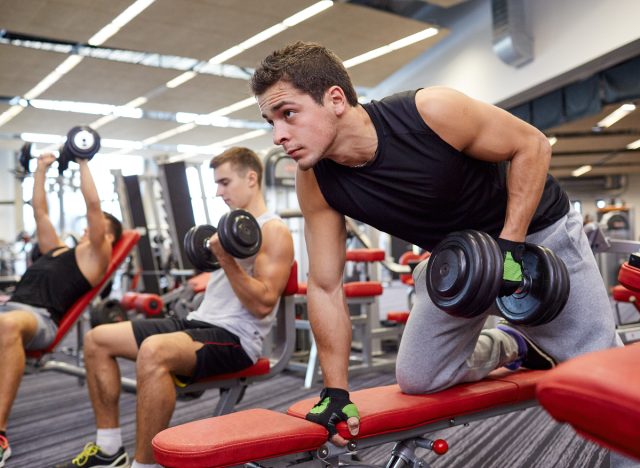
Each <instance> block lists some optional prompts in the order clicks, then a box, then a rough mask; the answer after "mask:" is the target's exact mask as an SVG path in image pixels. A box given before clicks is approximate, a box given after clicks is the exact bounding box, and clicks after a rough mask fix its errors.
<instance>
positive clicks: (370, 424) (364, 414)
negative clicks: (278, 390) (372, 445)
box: [288, 370, 544, 438]
mask: <svg viewBox="0 0 640 468" xmlns="http://www.w3.org/2000/svg"><path fill="white" fill-rule="evenodd" d="M543 373H544V372H542V371H520V372H509V371H506V370H505V371H502V370H500V371H498V372H496V373H493V374H492V375H491V376H490V377H489V378H487V379H484V380H481V381H479V382H473V383H468V384H462V385H456V386H455V387H451V388H448V389H446V390H443V391H441V392H437V393H434V394H431V395H407V394H405V393H402V392H401V391H400V387H398V385H388V386H386V387H376V388H368V389H365V390H359V391H357V392H352V393H351V401H353V402H354V403H355V404H356V406H357V407H358V411H359V412H360V435H359V436H358V438H367V437H373V436H377V435H381V434H387V433H390V432H397V431H400V430H407V429H412V428H414V427H419V426H421V425H424V424H425V423H428V422H433V421H437V420H440V419H447V418H450V417H451V416H454V415H458V416H459V415H463V414H467V413H474V412H478V411H482V410H484V409H488V408H491V407H493V406H497V405H504V404H507V403H516V402H519V401H524V400H531V399H533V398H534V392H535V384H536V382H537V381H538V380H539V379H540V377H541V375H542V374H543ZM317 402H318V398H317V397H314V398H310V399H307V400H302V401H299V402H297V403H295V404H293V405H292V406H291V407H290V408H289V410H288V413H289V414H290V415H292V416H296V417H299V418H304V416H305V414H307V413H308V412H309V410H310V409H311V407H312V406H313V405H315V404H316V403H317ZM338 431H339V432H340V434H341V435H342V436H343V437H346V438H350V437H349V432H348V430H347V428H346V424H345V423H339V424H338Z"/></svg>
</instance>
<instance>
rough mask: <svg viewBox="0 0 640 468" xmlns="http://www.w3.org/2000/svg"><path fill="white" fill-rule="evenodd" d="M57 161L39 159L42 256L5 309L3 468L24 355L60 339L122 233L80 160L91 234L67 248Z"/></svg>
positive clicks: (36, 208) (0, 325)
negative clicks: (69, 314)
mask: <svg viewBox="0 0 640 468" xmlns="http://www.w3.org/2000/svg"><path fill="white" fill-rule="evenodd" d="M55 160H56V158H55V156H53V155H52V154H50V153H47V154H43V155H42V156H40V157H39V158H38V167H37V169H36V172H35V173H34V176H33V198H32V200H31V205H32V207H33V213H34V216H35V221H36V235H37V240H38V248H39V249H40V251H41V252H42V255H41V257H40V258H38V259H37V260H36V261H35V262H34V263H33V264H32V265H31V266H30V267H29V268H28V269H27V270H26V271H25V273H24V275H23V276H22V278H21V279H20V281H19V282H18V284H17V285H16V288H15V291H14V293H13V294H12V296H11V297H10V298H9V299H8V301H7V302H4V303H3V304H2V305H0V356H2V365H1V366H0V467H1V466H4V461H5V460H6V459H7V458H8V457H9V455H10V454H11V449H10V448H9V443H8V439H7V436H6V429H7V422H8V418H9V413H10V411H11V406H12V404H13V401H14V399H15V396H16V393H17V391H18V386H19V385H20V381H21V379H22V374H23V372H24V367H25V359H26V355H25V349H27V350H40V349H45V348H47V347H48V346H49V344H50V343H51V342H52V341H53V339H54V338H55V337H56V333H57V329H58V323H59V321H60V319H61V318H62V316H63V315H64V313H65V312H66V311H67V309H68V308H69V307H70V306H71V305H72V304H73V303H74V302H75V301H76V300H77V299H79V298H80V296H82V295H83V294H84V293H86V292H87V291H89V290H90V289H91V288H92V287H93V286H95V285H97V284H98V282H100V280H101V279H102V278H103V276H104V274H105V272H106V270H107V267H108V265H109V262H110V260H111V252H112V247H113V245H114V244H115V242H116V241H117V240H118V238H119V237H120V234H121V233H122V225H121V224H120V221H118V220H117V219H116V218H114V217H113V216H112V215H110V214H108V213H104V212H103V211H102V209H101V208H100V198H99V197H98V192H97V190H96V187H95V184H94V181H93V178H92V176H91V171H90V170H89V166H88V161H86V160H80V161H79V162H78V164H79V166H80V190H81V192H82V196H83V197H84V200H85V203H86V206H87V229H86V232H85V234H84V236H83V237H82V238H81V239H80V241H79V242H78V245H77V246H75V247H74V248H69V247H67V246H66V245H65V244H64V243H63V242H62V240H61V239H60V237H59V236H58V233H57V232H56V230H55V228H54V227H53V224H52V222H51V220H50V218H49V210H48V207H47V195H46V192H45V180H46V173H47V170H48V169H49V167H50V166H51V164H52V163H53V162H54V161H55Z"/></svg>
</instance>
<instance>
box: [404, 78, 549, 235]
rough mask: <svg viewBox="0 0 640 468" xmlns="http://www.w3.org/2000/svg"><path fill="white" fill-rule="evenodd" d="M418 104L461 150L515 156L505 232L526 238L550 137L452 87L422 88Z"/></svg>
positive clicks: (488, 157)
mask: <svg viewBox="0 0 640 468" xmlns="http://www.w3.org/2000/svg"><path fill="white" fill-rule="evenodd" d="M416 104H417V106H418V110H419V112H420V114H421V115H422V118H423V119H424V121H425V122H426V123H427V125H429V127H431V129H432V130H433V131H435V132H436V133H437V134H438V135H439V136H440V137H441V138H442V139H443V140H445V141H446V142H447V143H449V144H450V145H451V146H453V147H454V148H456V149H457V150H459V151H462V152H464V153H465V154H466V155H468V156H470V157H472V158H477V159H481V160H483V161H489V162H500V161H510V165H509V172H508V177H507V191H508V201H507V214H506V218H505V223H504V227H503V229H502V232H501V233H500V237H503V238H505V239H509V240H513V241H523V240H524V238H525V236H526V234H527V229H528V227H529V223H530V222H531V219H532V218H533V215H534V213H535V210H536V208H537V206H538V203H539V202H540V197H541V196H542V191H543V189H544V184H545V181H546V177H547V172H548V170H549V163H550V161H551V146H550V145H549V142H548V140H547V139H546V137H545V136H544V135H543V134H542V133H541V132H540V131H539V130H537V129H536V128H535V127H533V126H531V125H529V124H528V123H526V122H524V121H522V120H520V119H518V118H516V117H514V116H513V115H511V114H509V113H508V112H506V111H504V110H502V109H500V108H498V107H495V106H492V105H490V104H486V103H483V102H480V101H477V100H475V99H472V98H470V97H468V96H465V95H464V94H462V93H459V92H457V91H454V90H452V89H448V88H442V87H434V88H427V89H423V90H420V91H419V92H418V93H417V95H416Z"/></svg>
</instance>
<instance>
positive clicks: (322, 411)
mask: <svg viewBox="0 0 640 468" xmlns="http://www.w3.org/2000/svg"><path fill="white" fill-rule="evenodd" d="M352 417H354V418H360V415H359V413H358V408H356V405H354V404H353V403H352V402H351V400H349V392H347V391H346V390H343V389H341V388H324V389H322V392H321V393H320V401H319V402H318V403H316V404H315V406H314V407H313V408H311V410H310V411H309V412H308V413H307V415H306V416H305V419H307V420H308V421H311V422H314V423H316V424H320V425H321V426H324V427H325V428H327V431H329V438H331V437H333V436H334V435H335V434H337V433H338V430H337V429H336V425H337V424H338V422H340V421H346V420H347V419H349V418H352Z"/></svg>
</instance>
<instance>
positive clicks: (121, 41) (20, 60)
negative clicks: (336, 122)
mask: <svg viewBox="0 0 640 468" xmlns="http://www.w3.org/2000/svg"><path fill="white" fill-rule="evenodd" d="M132 1H133V0H91V1H86V0H28V1H27V0H0V11H2V15H1V16H2V17H1V19H0V29H4V30H6V31H9V32H11V33H14V34H15V33H19V34H26V35H33V36H39V37H42V38H46V39H49V40H60V41H65V42H66V41H68V42H72V43H78V44H86V43H87V41H88V40H89V38H90V37H92V36H93V35H94V34H96V32H98V31H99V30H100V29H101V28H103V27H104V26H105V25H107V24H108V23H109V22H110V21H111V20H113V18H115V17H116V16H117V15H119V14H120V13H121V12H122V11H124V10H125V9H126V8H127V7H128V6H129V5H130V4H131V3H132ZM315 2H316V0H180V1H179V2H176V1H174V0H156V1H155V2H154V3H152V4H151V5H150V6H149V7H148V8H146V9H145V10H144V11H143V12H142V13H141V14H139V15H138V16H137V17H135V18H134V19H133V20H132V21H131V22H129V23H128V24H126V25H125V26H124V27H123V28H122V29H121V30H120V31H118V32H117V33H116V34H115V35H113V36H112V37H111V38H110V39H108V40H107V41H106V42H105V43H104V44H102V45H101V47H106V48H115V49H126V50H132V51H141V52H147V53H153V54H162V55H173V56H178V57H186V58H192V59H197V60H200V61H207V60H208V59H210V58H211V57H213V56H215V55H217V54H219V53H221V52H222V51H224V50H226V49H228V48H230V47H232V46H234V45H236V44H238V43H240V42H242V41H244V40H246V39H248V38H250V37H252V36H253V35H255V34H257V33H259V32H261V31H263V30H265V29H267V28H269V27H271V26H273V25H275V24H277V23H280V22H282V21H283V20H284V19H285V18H287V17H289V16H291V15H293V14H294V13H296V12H298V11H300V10H302V9H304V8H306V7H308V6H310V5H312V4H314V3H315ZM429 26H430V25H429V24H426V23H424V22H422V21H417V20H414V19H411V18H406V17H402V16H399V15H395V14H392V13H388V12H384V11H380V10H377V9H373V8H368V7H365V6H360V5H355V4H349V3H343V2H335V3H334V5H333V6H332V7H330V8H328V9H327V10H325V11H324V12H322V13H320V14H318V15H316V16H314V17H312V18H310V19H309V20H307V21H304V22H302V23H299V24H298V25H295V26H293V27H290V28H289V29H287V30H285V31H284V32H282V33H280V34H278V35H276V36H274V37H272V38H270V39H268V40H267V41H265V42H263V43H261V44H258V45H257V46H255V47H253V48H251V49H248V50H246V51H244V52H243V53H241V54H239V55H237V56H235V57H233V58H231V59H229V60H228V61H227V62H225V63H226V64H229V65H233V66H235V67H241V68H240V71H242V68H244V69H246V71H245V72H244V79H242V78H240V79H239V78H227V77H222V76H215V75H212V74H200V75H198V76H197V77H196V78H194V79H192V80H190V81H188V82H186V83H185V84H183V85H181V86H178V87H177V88H173V89H169V88H167V87H166V86H165V83H166V82H167V81H169V80H171V79H173V78H175V77H177V76H179V75H181V74H182V72H181V71H179V70H172V69H163V68H156V67H149V66H144V65H138V64H131V63H121V62H117V61H112V60H105V59H97V58H90V57H85V58H84V59H83V60H82V61H81V62H80V63H79V64H78V65H77V66H76V67H75V68H74V69H72V70H71V71H70V72H69V73H67V74H66V75H64V76H63V77H62V78H61V79H60V80H59V81H57V82H56V83H55V84H53V85H52V86H51V87H49V88H48V89H47V90H46V91H45V92H43V93H42V94H40V95H39V96H37V97H38V98H39V99H48V100H63V101H76V102H93V103H101V104H111V105H120V106H121V105H124V104H126V103H128V102H130V101H131V100H133V99H136V98H138V97H141V96H143V97H146V98H147V99H148V100H147V102H146V103H145V104H144V105H142V106H141V109H143V110H144V111H145V112H147V113H153V114H154V115H156V116H157V115H161V116H162V115H169V116H172V115H174V114H175V113H176V112H188V113H196V114H208V113H211V112H213V111H216V110H218V109H220V108H222V107H225V106H228V105H230V104H233V103H236V102H238V101H241V100H243V99H246V98H248V97H250V96H251V94H250V91H249V88H248V81H247V79H248V77H249V76H250V72H251V69H253V68H254V67H255V66H257V64H258V63H259V61H260V60H261V59H262V58H264V56H266V55H267V54H268V53H269V52H271V51H272V50H275V49H277V48H279V47H282V46H283V45H285V44H287V43H289V42H292V41H295V40H305V41H315V42H320V43H322V44H324V45H326V46H327V47H329V48H331V49H332V50H334V51H335V52H336V53H337V54H338V55H339V56H340V57H341V58H342V59H343V60H346V59H350V58H352V57H355V56H358V55H360V54H363V53H365V52H368V51H370V50H372V49H375V48H377V47H380V46H383V45H385V44H388V43H390V42H393V41H396V40H399V39H401V38H403V37H406V36H408V35H410V34H413V33H416V32H418V31H421V30H424V29H426V28H428V27H429ZM447 33H448V31H447V30H446V29H445V28H441V31H440V33H439V34H438V35H436V36H435V37H433V38H430V39H426V40H423V41H421V42H418V43H416V44H414V45H411V46H408V47H406V48H403V49H400V50H396V51H394V52H392V53H390V54H388V55H385V56H382V57H380V58H377V59H374V60H371V61H370V62H366V63H363V64H361V65H356V66H354V67H353V68H351V69H350V74H351V76H352V78H353V81H354V84H355V85H356V86H358V87H361V88H367V87H372V86H375V85H376V84H378V83H379V82H380V81H382V80H384V79H385V78H386V77H388V76H389V75H391V74H392V73H393V72H394V71H396V70H397V69H398V68H400V67H402V66H403V65H405V64H407V63H408V62H410V61H411V60H413V59H414V58H416V57H417V56H418V55H420V54H422V53H424V52H425V51H426V50H427V49H429V47H431V46H432V45H433V44H435V43H437V42H439V41H440V40H441V39H442V38H443V37H445V36H446V35H447ZM68 57H69V55H67V54H62V53H57V52H51V51H43V50H34V49H30V48H25V47H19V46H15V45H8V44H0V96H4V97H14V96H17V97H22V96H24V95H25V93H27V92H28V91H29V90H31V89H32V88H33V87H34V86H35V85H36V84H38V83H39V82H40V81H41V80H42V79H43V78H44V77H45V76H47V75H48V74H49V73H51V72H52V71H53V70H54V69H55V68H56V67H57V66H59V65H60V64H61V63H62V62H63V61H64V60H65V59H67V58H68ZM9 107H10V106H9V104H8V103H7V99H6V98H5V101H4V103H0V113H2V112H4V111H6V110H7V109H9ZM160 113H165V114H160ZM227 117H229V118H232V119H240V120H245V121H253V122H254V123H260V124H262V122H261V118H260V115H259V112H258V108H257V106H256V105H251V106H249V107H247V108H245V109H242V110H239V111H236V112H234V113H232V114H229V115H227ZM98 118H100V116H99V115H98V116H96V115H88V114H79V113H68V112H59V111H52V110H42V109H36V108H34V107H27V108H26V109H24V110H23V111H22V112H21V113H20V114H18V115H17V116H16V117H14V118H13V119H12V120H10V121H9V122H8V123H6V124H4V125H2V126H0V148H7V149H11V150H17V149H19V148H20V146H21V145H22V143H23V142H22V141H21V140H20V138H19V135H20V134H21V133H24V132H31V133H46V134H59V135H65V134H66V133H67V131H68V130H69V129H70V128H71V127H73V126H75V125H84V124H87V125H88V124H91V123H93V122H95V121H96V120H98ZM180 125H181V124H179V123H177V122H175V121H171V120H158V119H152V118H142V119H131V118H118V119H116V120H114V121H112V122H110V123H107V124H106V125H103V126H100V127H99V128H98V132H99V133H100V135H101V137H102V138H103V139H122V140H134V141H142V140H145V139H147V138H150V137H153V136H156V135H158V134H160V133H162V132H166V131H170V130H172V129H175V128H177V127H179V126H180ZM254 128H255V125H254ZM254 128H223V127H214V126H197V127H195V128H194V129H192V130H189V131H186V132H183V133H179V134H178V135H175V136H173V137H171V138H168V139H163V140H162V141H159V142H158V143H157V144H156V145H152V146H150V147H147V148H145V149H144V150H142V151H136V154H143V155H145V156H147V157H153V158H162V157H165V156H167V155H169V156H171V155H176V154H179V152H178V151H177V148H176V146H177V145H199V146H204V145H211V144H215V143H216V142H219V141H222V140H226V139H228V138H232V137H236V136H238V135H242V134H244V133H247V132H249V131H252V130H253V129H254ZM242 144H243V145H245V146H249V147H251V148H253V149H256V150H264V149H266V148H268V147H269V146H270V145H271V137H270V135H269V134H266V135H264V136H261V137H258V138H253V139H250V140H246V141H245V142H242ZM109 151H115V150H108V149H104V148H103V152H105V153H106V152H109Z"/></svg>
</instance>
